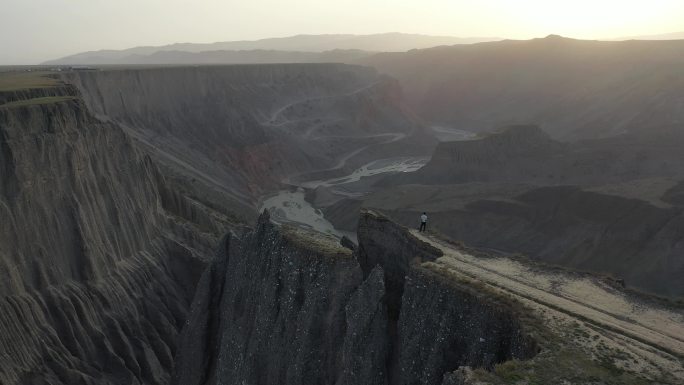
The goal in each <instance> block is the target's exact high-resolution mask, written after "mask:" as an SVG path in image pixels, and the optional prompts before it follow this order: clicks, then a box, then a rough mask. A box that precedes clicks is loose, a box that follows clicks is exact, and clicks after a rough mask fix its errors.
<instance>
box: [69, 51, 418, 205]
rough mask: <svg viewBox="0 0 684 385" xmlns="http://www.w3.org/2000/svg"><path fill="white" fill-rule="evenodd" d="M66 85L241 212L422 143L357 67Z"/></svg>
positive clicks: (139, 72) (387, 89)
mask: <svg viewBox="0 0 684 385" xmlns="http://www.w3.org/2000/svg"><path fill="white" fill-rule="evenodd" d="M65 79H66V81H68V82H69V83H72V84H75V85H76V86H77V87H78V88H79V89H80V90H81V91H82V92H83V94H84V96H85V97H86V101H87V103H88V105H89V107H90V108H91V109H92V110H93V111H94V112H95V113H96V114H97V115H98V116H100V117H102V118H106V119H110V120H111V121H113V122H116V123H117V124H120V125H121V126H122V127H124V128H125V129H126V130H127V131H128V132H130V133H131V134H132V135H134V136H135V137H136V138H137V139H138V140H140V141H141V142H142V143H144V144H145V145H146V146H148V147H149V149H150V152H151V153H153V154H155V158H156V159H157V160H158V161H159V162H160V163H162V164H165V165H167V166H168V167H169V168H171V169H173V170H174V172H178V173H180V174H183V175H192V176H193V177H198V178H202V179H203V180H204V181H205V183H209V184H213V185H214V186H215V188H216V189H218V190H221V191H224V192H226V193H228V194H231V195H232V196H233V199H234V200H235V201H237V202H240V203H241V204H242V205H245V206H249V205H250V204H252V202H253V200H255V199H256V197H258V196H259V195H260V194H261V193H263V191H265V190H267V189H274V188H276V187H277V186H278V185H279V183H280V181H281V180H282V179H284V178H286V177H288V176H291V175H296V174H299V173H303V172H311V171H315V170H320V169H329V168H334V167H343V166H345V164H346V163H347V160H350V158H354V156H356V155H358V156H361V157H362V156H363V150H364V149H366V148H369V147H371V146H375V145H379V144H381V143H389V142H398V144H401V143H403V147H406V148H409V147H414V148H415V147H416V146H415V145H414V144H413V143H412V142H411V141H410V140H409V139H405V138H407V137H409V136H411V135H414V134H416V135H417V134H420V127H421V126H420V125H419V124H418V123H417V122H416V120H415V119H414V118H413V116H412V115H411V114H410V113H409V112H408V111H406V110H405V108H404V107H403V104H402V103H403V102H402V98H401V90H400V89H399V88H398V85H397V84H396V82H395V81H393V80H391V79H388V78H385V77H380V76H378V75H377V73H376V72H375V71H373V70H372V69H369V68H363V67H358V66H346V65H335V64H299V65H259V66H223V67H190V68H157V69H136V70H107V71H95V72H80V73H70V74H67V75H66V76H65ZM403 147H400V148H399V150H401V148H403ZM423 148H424V149H423V150H422V151H429V147H425V146H424V147H423ZM399 150H397V151H399ZM419 151H420V150H419ZM351 161H352V162H353V159H351Z"/></svg>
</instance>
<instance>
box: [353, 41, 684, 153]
mask: <svg viewBox="0 0 684 385" xmlns="http://www.w3.org/2000/svg"><path fill="white" fill-rule="evenodd" d="M682 47H684V41H681V40H679V41H677V40H673V41H624V42H603V41H583V40H573V39H566V38H561V37H559V36H549V37H547V38H544V39H533V40H526V41H513V40H507V41H501V42H490V43H481V44H474V45H461V46H452V47H437V48H432V49H425V50H414V51H410V52H405V53H381V54H378V55H375V56H371V57H369V58H366V59H362V60H360V63H362V64H365V65H372V66H374V67H375V68H377V69H378V70H379V71H380V72H382V73H386V74H389V75H390V76H392V77H395V78H397V79H399V80H400V81H401V83H402V86H403V88H404V90H405V92H406V96H407V98H408V100H409V101H410V102H411V104H412V106H413V107H415V108H416V110H417V112H418V114H419V115H420V116H422V117H424V118H425V119H428V120H430V121H431V122H433V123H435V124H441V125H445V126H450V127H454V128H459V129H465V130H472V131H482V130H492V129H496V128H498V127H500V126H504V125H510V124H529V123H535V124H539V125H541V126H542V127H544V130H546V131H548V132H549V133H550V134H551V135H552V136H553V137H555V138H560V139H569V140H574V139H577V138H595V137H603V136H610V135H615V134H619V133H622V132H625V131H629V132H633V131H640V130H643V131H648V132H652V131H657V130H660V129H661V128H662V127H667V126H669V125H671V124H681V123H682V122H683V121H684V116H683V115H682V111H684V109H682V103H684V95H683V94H682V91H681V90H682V89H684V87H682V86H683V83H682V82H683V80H682V77H681V76H680V68H681V67H682V66H683V65H684V53H683V52H684V50H683V49H682Z"/></svg>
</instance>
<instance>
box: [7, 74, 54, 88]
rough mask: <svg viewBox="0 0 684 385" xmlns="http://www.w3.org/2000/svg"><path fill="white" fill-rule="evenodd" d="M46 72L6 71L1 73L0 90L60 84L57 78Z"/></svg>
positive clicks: (47, 86) (46, 86)
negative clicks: (49, 75)
mask: <svg viewBox="0 0 684 385" xmlns="http://www.w3.org/2000/svg"><path fill="white" fill-rule="evenodd" d="M47 74H48V73H46V72H4V73H0V92H6V91H17V90H24V89H31V88H49V87H55V86H57V85H59V81H58V80H57V79H55V78H51V77H48V76H46V75H47Z"/></svg>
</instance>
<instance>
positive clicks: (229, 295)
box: [174, 214, 536, 385]
mask: <svg viewBox="0 0 684 385" xmlns="http://www.w3.org/2000/svg"><path fill="white" fill-rule="evenodd" d="M362 221H363V223H364V225H363V226H361V230H360V233H359V239H360V240H361V244H362V245H363V247H364V249H363V250H360V251H359V253H358V258H361V259H362V260H366V261H369V260H371V259H374V260H376V261H378V262H379V265H378V266H377V267H374V266H371V265H368V264H365V263H361V264H359V263H358V262H357V261H356V259H355V256H354V255H353V254H352V252H351V251H350V250H348V249H345V248H343V247H341V246H340V245H339V244H336V243H335V241H334V240H329V239H326V237H325V236H324V235H321V234H313V233H306V232H303V231H302V230H295V229H292V228H285V229H283V230H279V229H277V228H276V227H275V226H274V225H272V224H270V223H269V219H268V215H267V214H263V215H262V217H261V218H260V219H259V223H258V225H257V228H256V229H255V230H254V231H253V232H252V233H251V234H248V235H247V236H246V237H245V238H243V239H237V238H230V240H229V241H227V242H226V245H225V248H223V249H222V250H221V251H220V252H219V255H218V256H217V260H216V262H215V263H214V264H213V265H212V267H210V269H209V270H207V271H206V272H205V275H204V276H203V278H202V280H201V283H200V284H199V288H200V289H198V294H197V296H196V297H195V300H194V303H193V310H192V316H191V322H190V324H189V326H188V328H187V329H186V330H185V331H184V338H183V344H182V347H181V352H182V353H181V356H180V357H179V360H178V367H177V371H176V379H175V381H174V383H176V384H187V385H190V384H214V383H221V384H240V383H244V382H248V383H254V384H311V383H320V384H383V383H388V382H389V383H397V384H399V383H401V384H409V383H415V384H438V383H441V382H442V377H443V376H444V375H445V374H446V373H448V372H451V371H453V370H455V369H456V368H458V366H460V365H470V366H473V367H487V368H492V367H493V366H494V365H495V364H496V363H499V362H502V361H505V360H509V359H512V358H517V359H525V358H529V357H532V356H533V355H534V354H535V353H536V344H535V342H534V341H533V340H532V339H531V338H530V337H529V336H528V335H527V334H526V333H525V331H524V326H523V325H522V323H521V321H520V320H519V319H518V318H517V317H518V313H517V310H515V309H513V308H512V307H509V306H507V305H506V304H505V303H502V302H497V301H500V300H497V299H496V298H495V297H491V298H489V297H487V296H479V295H477V294H475V293H473V292H471V291H469V290H468V289H467V288H464V287H459V286H458V285H456V284H454V283H453V282H450V281H449V280H448V279H446V278H445V277H442V276H440V275H438V274H434V273H432V272H430V271H429V270H425V269H422V268H420V267H419V266H417V265H416V266H413V267H411V265H412V264H415V263H418V262H416V261H419V260H420V258H421V256H422V258H424V261H431V260H435V259H436V258H437V257H438V256H439V255H438V254H435V253H436V252H437V251H436V250H434V249H431V248H429V247H426V246H425V245H421V244H414V240H413V239H412V238H411V237H409V236H408V235H407V233H406V232H405V231H404V230H403V229H401V228H399V227H397V226H396V225H394V224H392V223H390V222H387V221H385V220H378V219H377V218H376V217H373V216H368V217H365V218H364V219H362ZM402 246H407V248H404V247H402ZM421 249H422V251H421V254H420V255H414V254H413V251H416V250H421ZM382 255H397V256H399V259H398V260H392V259H386V260H380V259H381V258H382ZM399 261H401V262H399ZM390 271H392V273H390ZM394 271H403V273H405V274H408V275H409V277H408V278H407V279H406V281H405V282H403V281H404V278H403V275H396V274H395V273H394ZM399 279H400V280H401V281H402V283H399V282H398V281H397V280H399ZM210 304H216V307H215V306H214V305H210ZM482 336H486V337H487V340H486V341H485V342H483V340H482V338H481V337H482Z"/></svg>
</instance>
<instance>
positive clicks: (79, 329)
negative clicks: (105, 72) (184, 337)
mask: <svg viewBox="0 0 684 385" xmlns="http://www.w3.org/2000/svg"><path fill="white" fill-rule="evenodd" d="M65 95H66V96H69V98H67V99H65V98H63V96H65ZM5 96H7V95H5ZM22 97H23V98H25V99H17V98H22ZM6 99H7V103H6V104H4V105H3V106H0V212H2V214H1V217H2V221H0V266H1V267H0V319H1V320H2V321H1V322H0V383H3V384H29V383H30V384H75V383H83V384H123V383H126V384H165V383H167V382H168V379H169V373H170V370H171V368H172V367H173V357H174V355H175V353H176V339H177V335H178V333H179V332H180V329H181V327H182V326H183V323H184V321H185V318H186V313H187V310H188V307H189V305H190V301H191V299H192V296H193V294H194V287H195V284H196V282H197V280H198V279H199V277H200V275H201V272H202V271H203V269H204V266H205V263H206V262H205V261H206V260H207V259H209V257H210V255H211V253H212V250H213V248H214V245H215V244H216V242H217V238H218V236H219V235H220V234H223V233H225V232H226V231H228V228H229V227H230V221H229V219H228V218H227V217H225V216H224V215H222V214H221V213H220V212H217V211H216V210H213V209H210V208H209V207H207V206H206V205H204V204H202V203H201V202H199V201H197V200H195V199H193V198H192V197H191V196H188V195H186V194H185V193H184V192H183V191H184V189H183V188H181V187H182V186H179V185H174V184H173V183H172V182H171V181H170V180H167V179H166V178H165V177H164V176H163V175H162V174H161V173H160V171H159V169H158V168H157V166H156V165H155V164H154V162H153V161H152V160H151V159H150V157H149V156H147V155H145V154H144V153H143V152H141V151H140V150H139V149H138V148H137V147H136V146H135V145H134V143H133V141H132V140H131V139H130V137H129V136H128V135H127V134H126V133H125V132H123V131H122V130H121V129H120V128H119V127H118V126H116V125H113V124H109V123H103V122H101V121H98V120H96V119H94V118H93V117H92V116H91V115H90V114H89V113H88V111H87V109H86V107H85V105H84V104H83V102H82V101H80V100H79V99H78V93H77V91H76V89H75V88H73V87H68V86H58V87H55V89H47V90H38V91H25V92H23V93H16V92H15V93H13V94H12V95H9V96H7V98H6Z"/></svg>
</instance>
